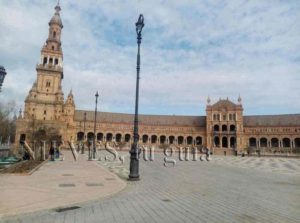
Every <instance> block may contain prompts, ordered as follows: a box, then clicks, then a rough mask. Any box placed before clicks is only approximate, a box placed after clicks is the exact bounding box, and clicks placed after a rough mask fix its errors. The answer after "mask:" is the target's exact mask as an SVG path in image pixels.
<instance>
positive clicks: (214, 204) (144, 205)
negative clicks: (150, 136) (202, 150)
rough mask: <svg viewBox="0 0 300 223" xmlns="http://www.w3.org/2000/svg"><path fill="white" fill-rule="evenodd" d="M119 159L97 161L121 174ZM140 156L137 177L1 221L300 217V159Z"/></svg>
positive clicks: (279, 219)
mask: <svg viewBox="0 0 300 223" xmlns="http://www.w3.org/2000/svg"><path fill="white" fill-rule="evenodd" d="M124 155H125V156H126V158H125V163H124V165H122V164H121V162H120V161H114V162H107V161H106V162H104V161H98V163H99V165H103V166H106V167H107V168H108V169H110V170H111V171H112V172H114V173H116V174H117V175H119V176H120V177H121V178H127V176H128V170H127V169H128V158H129V157H128V153H124ZM163 158H164V156H163V154H155V161H152V162H150V161H147V162H146V161H141V162H140V174H141V181H139V182H128V187H127V188H126V189H125V190H123V191H122V192H120V193H118V194H117V195H114V196H113V197H110V198H106V199H102V200H98V201H91V202H87V203H84V204H77V206H79V207H80V208H78V209H74V210H69V211H65V212H60V213H57V212H55V211H53V210H48V211H44V212H37V213H33V214H29V215H23V216H16V217H15V218H11V219H6V220H5V221H4V220H3V221H4V222H30V223H31V222H43V223H47V222H139V223H140V222H209V223H210V222H212V223H213V222H216V223H223V222H224V223H225V222H228V223H233V222H247V223H248V222H249V223H252V222H253V223H254V222H270V223H276V222H282V223H289V222H300V189H299V188H300V175H299V166H300V160H299V159H285V158H255V157H244V158H241V157H221V156H220V157H218V156H216V157H212V160H211V161H210V162H206V161H203V162H201V161H189V162H187V161H182V162H177V164H176V166H175V167H173V166H172V165H168V167H164V165H163V163H164V162H163Z"/></svg>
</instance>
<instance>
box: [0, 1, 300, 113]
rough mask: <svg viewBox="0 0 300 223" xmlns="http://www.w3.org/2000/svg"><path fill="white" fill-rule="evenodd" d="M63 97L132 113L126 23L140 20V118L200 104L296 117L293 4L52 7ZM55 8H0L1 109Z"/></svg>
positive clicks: (32, 4)
mask: <svg viewBox="0 0 300 223" xmlns="http://www.w3.org/2000/svg"><path fill="white" fill-rule="evenodd" d="M60 4H61V8H62V11H61V18H62V21H63V24H64V28H63V31H62V48H63V53H64V80H63V89H64V92H65V96H66V95H67V94H68V92H69V91H70V89H73V93H74V97H75V103H76V108H77V109H88V110H93V109H94V106H95V105H94V101H95V97H94V95H95V92H96V91H97V90H99V93H100V104H99V109H100V110H102V111H111V112H122V113H133V112H134V97H135V79H136V51H137V44H136V33H135V22H136V21H137V19H138V15H139V13H143V14H144V17H145V27H144V29H143V33H142V34H143V40H142V45H141V80H140V113H144V114H178V115H204V114H205V107H206V99H207V96H208V95H209V96H210V98H211V100H212V102H216V101H217V100H219V98H220V97H221V98H227V97H228V98H229V99H230V100H232V101H234V102H236V101H237V98H238V96H239V94H240V95H241V97H242V100H243V106H244V114H248V115H252V114H281V113H299V111H300V22H299V21H300V1H299V0H294V1H293V0H282V1H279V0H278V1H277V0H251V1H250V0H249V1H247V0H245V1H242V0H228V1H225V0H218V1H217V0H216V1H214V0H195V1H193V0H184V1H183V0H169V1H167V0H161V1H159V0H151V1H149V0H131V1H129V0H128V1H127V0H123V1H122V0H118V1H117V0H98V1H96V0H76V1H74V0H61V3H60ZM55 5H56V0H0V65H3V66H5V68H6V70H7V73H8V75H7V76H6V79H5V81H4V86H3V91H2V93H1V94H0V101H7V100H15V101H16V102H17V104H18V106H22V107H23V106H24V103H23V101H24V99H25V97H26V95H27V93H28V91H29V90H30V88H31V86H32V84H33V82H34V81H35V79H36V71H35V66H36V64H37V63H38V61H39V58H40V50H41V47H42V45H43V44H44V43H45V41H46V38H47V35H48V22H49V20H50V19H51V17H52V15H53V14H54V6H55Z"/></svg>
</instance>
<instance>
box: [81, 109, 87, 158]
mask: <svg viewBox="0 0 300 223" xmlns="http://www.w3.org/2000/svg"><path fill="white" fill-rule="evenodd" d="M85 123H86V112H85V113H84V114H83V143H82V147H81V153H82V154H84V140H85Z"/></svg>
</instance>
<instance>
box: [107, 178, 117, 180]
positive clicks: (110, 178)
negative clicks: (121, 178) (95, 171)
mask: <svg viewBox="0 0 300 223" xmlns="http://www.w3.org/2000/svg"><path fill="white" fill-rule="evenodd" d="M115 179H116V178H105V180H115Z"/></svg>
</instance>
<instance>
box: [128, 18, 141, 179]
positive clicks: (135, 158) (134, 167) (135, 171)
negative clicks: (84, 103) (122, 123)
mask: <svg viewBox="0 0 300 223" xmlns="http://www.w3.org/2000/svg"><path fill="white" fill-rule="evenodd" d="M135 26H136V34H137V44H138V52H137V65H136V92H135V115H134V129H133V144H132V145H131V149H130V173H129V176H128V177H129V180H131V181H136V180H139V179H140V175H139V148H138V137H139V136H138V131H139V129H138V128H139V127H138V125H139V119H138V118H139V117H138V108H139V80H140V45H141V42H142V29H143V27H144V16H143V15H142V14H140V16H139V19H138V21H137V22H136V23H135Z"/></svg>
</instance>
